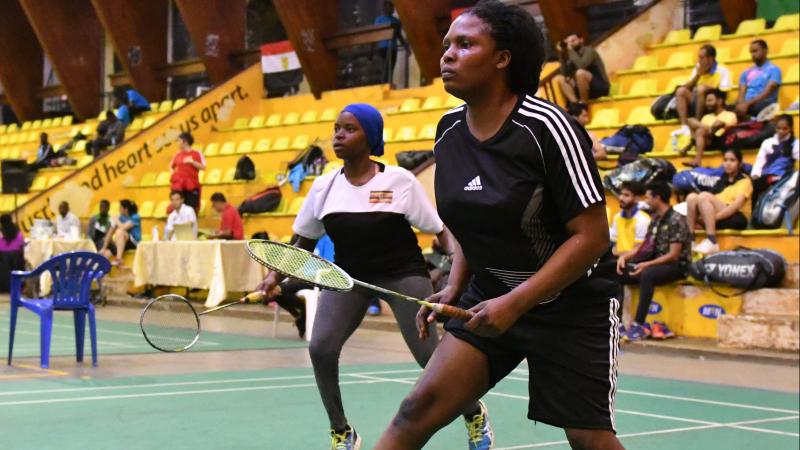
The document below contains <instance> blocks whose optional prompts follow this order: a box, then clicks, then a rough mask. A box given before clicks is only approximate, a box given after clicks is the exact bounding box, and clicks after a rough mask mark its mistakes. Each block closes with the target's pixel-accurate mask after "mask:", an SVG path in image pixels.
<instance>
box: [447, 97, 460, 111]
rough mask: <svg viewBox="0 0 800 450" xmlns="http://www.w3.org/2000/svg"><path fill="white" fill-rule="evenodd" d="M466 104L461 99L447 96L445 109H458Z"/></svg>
mask: <svg viewBox="0 0 800 450" xmlns="http://www.w3.org/2000/svg"><path fill="white" fill-rule="evenodd" d="M463 104H464V100H461V99H460V98H457V97H453V96H452V95H449V96H447V100H446V101H445V102H444V107H445V108H447V109H452V108H456V107H458V106H461V105H463Z"/></svg>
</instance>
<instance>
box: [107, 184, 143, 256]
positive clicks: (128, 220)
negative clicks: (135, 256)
mask: <svg viewBox="0 0 800 450" xmlns="http://www.w3.org/2000/svg"><path fill="white" fill-rule="evenodd" d="M141 240H142V219H141V218H140V217H139V208H138V207H137V206H136V203H134V202H132V201H130V200H127V199H126V200H120V202H119V218H117V220H116V221H115V222H114V223H113V224H112V228H111V230H109V231H108V233H106V239H105V242H103V246H102V247H101V248H100V252H99V253H100V254H101V255H103V256H105V257H106V258H108V259H109V260H110V261H111V264H112V265H115V266H120V265H122V257H123V255H124V254H125V250H135V249H136V246H137V245H139V242H140V241H141Z"/></svg>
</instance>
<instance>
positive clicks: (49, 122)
mask: <svg viewBox="0 0 800 450" xmlns="http://www.w3.org/2000/svg"><path fill="white" fill-rule="evenodd" d="M52 126H53V119H51V118H49V117H48V118H47V119H43V120H42V128H50V127H52Z"/></svg>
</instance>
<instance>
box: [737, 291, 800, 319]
mask: <svg viewBox="0 0 800 450" xmlns="http://www.w3.org/2000/svg"><path fill="white" fill-rule="evenodd" d="M742 300H743V301H742V312H743V313H744V314H754V315H766V316H793V317H797V316H798V315H800V297H798V291H797V289H791V288H789V289H758V290H755V291H751V292H748V293H746V294H744V296H743V297H742Z"/></svg>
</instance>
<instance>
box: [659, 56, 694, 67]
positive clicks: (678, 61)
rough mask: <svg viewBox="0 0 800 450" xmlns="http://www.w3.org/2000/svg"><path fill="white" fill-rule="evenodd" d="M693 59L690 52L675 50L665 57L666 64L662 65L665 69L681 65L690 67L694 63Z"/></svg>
mask: <svg viewBox="0 0 800 450" xmlns="http://www.w3.org/2000/svg"><path fill="white" fill-rule="evenodd" d="M694 63H695V60H694V57H693V56H692V54H691V53H690V52H675V53H673V54H671V55H669V58H667V64H665V65H664V68H666V69H678V68H681V67H691V66H692V65H694Z"/></svg>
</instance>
